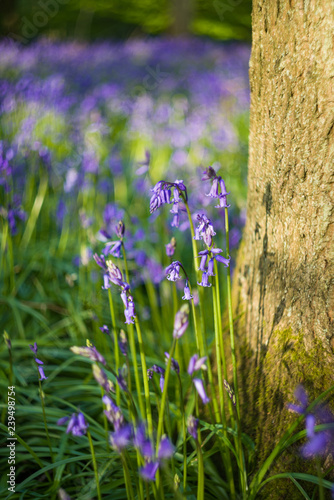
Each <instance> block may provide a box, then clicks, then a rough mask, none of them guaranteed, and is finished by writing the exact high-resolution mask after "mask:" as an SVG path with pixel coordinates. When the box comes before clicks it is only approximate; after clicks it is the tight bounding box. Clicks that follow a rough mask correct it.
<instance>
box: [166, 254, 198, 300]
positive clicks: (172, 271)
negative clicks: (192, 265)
mask: <svg viewBox="0 0 334 500" xmlns="http://www.w3.org/2000/svg"><path fill="white" fill-rule="evenodd" d="M181 268H182V270H183V272H184V274H185V275H186V282H185V285H184V296H183V297H182V299H183V300H191V299H193V296H192V295H191V293H190V288H189V281H188V277H187V274H186V272H185V270H184V267H183V266H182V264H181V262H179V261H178V260H175V261H173V262H172V263H171V264H170V265H169V266H167V267H166V269H165V274H166V275H167V279H168V280H169V281H178V280H179V279H181V276H180V270H181Z"/></svg>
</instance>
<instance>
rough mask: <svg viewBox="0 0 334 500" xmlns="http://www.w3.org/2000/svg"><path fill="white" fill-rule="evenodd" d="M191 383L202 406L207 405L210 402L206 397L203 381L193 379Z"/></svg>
mask: <svg viewBox="0 0 334 500" xmlns="http://www.w3.org/2000/svg"><path fill="white" fill-rule="evenodd" d="M193 382H194V385H195V388H196V391H197V392H198V395H199V397H200V398H201V400H202V401H203V404H207V403H208V402H209V401H210V398H209V397H208V396H207V395H206V392H205V389H204V384H203V380H201V379H200V378H194V379H193Z"/></svg>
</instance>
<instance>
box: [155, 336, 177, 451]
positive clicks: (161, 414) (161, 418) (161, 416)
mask: <svg viewBox="0 0 334 500" xmlns="http://www.w3.org/2000/svg"><path fill="white" fill-rule="evenodd" d="M176 342H177V339H176V338H173V343H172V347H171V349H170V351H169V358H168V363H167V367H166V372H165V383H164V390H163V393H162V398H161V406H160V412H159V421H158V431H157V447H156V453H157V454H158V451H159V445H160V439H161V435H162V427H163V422H164V413H165V406H166V399H167V393H168V382H169V374H170V370H171V364H172V357H173V355H174V350H175V346H176Z"/></svg>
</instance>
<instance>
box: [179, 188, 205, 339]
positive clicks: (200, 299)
mask: <svg viewBox="0 0 334 500" xmlns="http://www.w3.org/2000/svg"><path fill="white" fill-rule="evenodd" d="M182 197H183V195H182ZM183 201H184V204H185V207H186V210H187V215H188V219H189V224H190V232H191V244H192V248H193V261H194V271H195V276H196V280H197V281H198V280H199V272H198V267H197V261H196V257H197V255H198V251H197V244H196V240H195V239H194V238H195V230H194V223H193V220H192V218H191V213H190V210H189V205H188V202H187V201H186V200H185V199H184V197H183ZM198 298H199V308H200V318H201V338H202V339H203V336H202V332H205V323H204V314H203V290H202V288H201V287H199V289H198ZM202 342H203V344H204V341H203V340H202Z"/></svg>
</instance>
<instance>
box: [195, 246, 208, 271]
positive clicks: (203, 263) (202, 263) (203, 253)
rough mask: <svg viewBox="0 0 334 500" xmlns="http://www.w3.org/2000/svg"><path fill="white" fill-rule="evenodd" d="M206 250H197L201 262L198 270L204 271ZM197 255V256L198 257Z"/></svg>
mask: <svg viewBox="0 0 334 500" xmlns="http://www.w3.org/2000/svg"><path fill="white" fill-rule="evenodd" d="M208 253H209V251H208V250H203V251H202V252H198V257H201V263H200V266H199V268H198V270H199V271H203V272H204V271H206V261H207V260H208ZM198 257H197V258H198Z"/></svg>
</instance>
